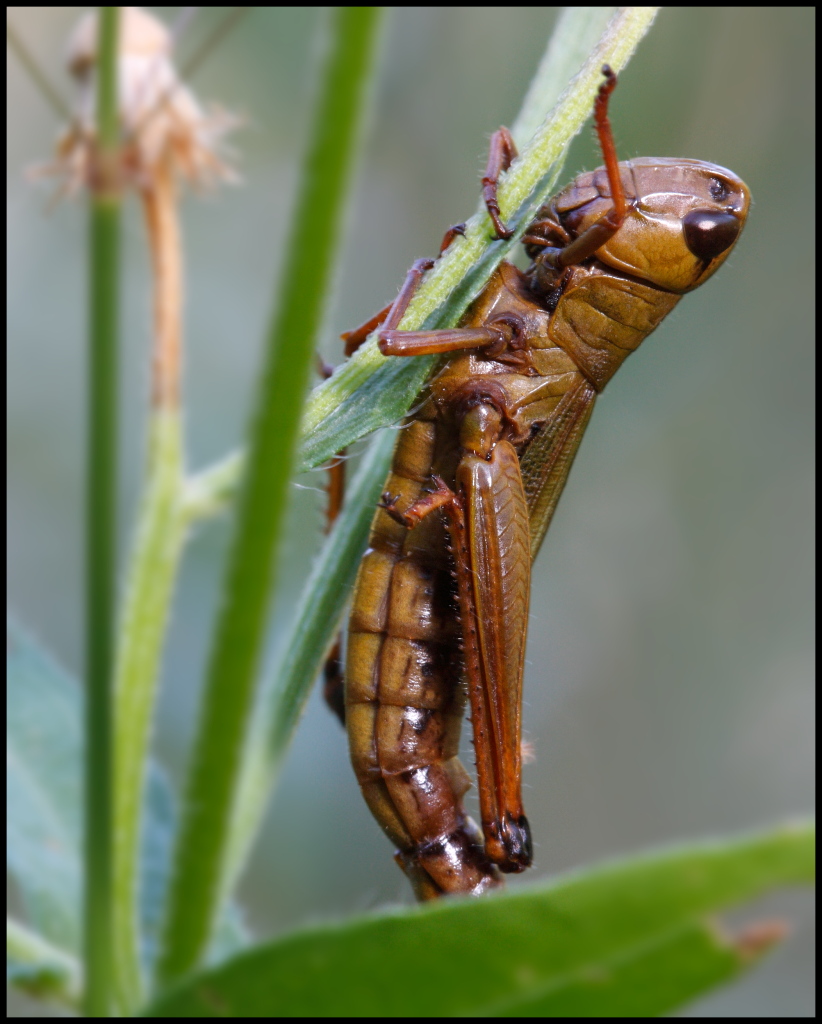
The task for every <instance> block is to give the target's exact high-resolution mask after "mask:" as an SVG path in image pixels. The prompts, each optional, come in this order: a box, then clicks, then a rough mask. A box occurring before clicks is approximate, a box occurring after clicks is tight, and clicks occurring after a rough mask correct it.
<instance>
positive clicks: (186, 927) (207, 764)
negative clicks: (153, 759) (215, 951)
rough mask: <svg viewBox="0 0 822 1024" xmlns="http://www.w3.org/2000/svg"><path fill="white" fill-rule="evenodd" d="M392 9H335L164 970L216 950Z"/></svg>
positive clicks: (197, 758)
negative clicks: (266, 642) (270, 615)
mask: <svg viewBox="0 0 822 1024" xmlns="http://www.w3.org/2000/svg"><path fill="white" fill-rule="evenodd" d="M379 13H380V9H379V8H372V7H341V8H335V9H334V10H333V12H332V14H331V18H332V30H333V31H332V35H331V49H330V52H329V55H328V58H327V60H326V63H325V68H324V73H323V78H322V82H321V89H320V95H319V99H318V105H317V108H316V113H315V117H314V125H313V130H312V133H311V140H312V141H311V144H310V148H309V153H308V158H307V161H306V165H305V168H304V173H303V177H302V181H301V187H300V194H299V197H298V200H297V203H296V209H295V215H294V222H293V225H292V229H291V242H290V245H289V247H288V250H287V251H288V253H289V258H288V260H287V263H286V266H285V268H284V272H283V276H282V280H281V285H280V293H279V296H280V301H279V307H278V312H277V314H276V316H275V318H274V320H273V322H272V325H271V328H270V330H269V335H268V342H267V355H266V366H265V368H264V372H263V375H262V378H261V390H260V393H259V395H258V398H257V411H256V415H255V417H254V421H253V423H252V426H251V437H250V447H249V456H248V466H247V470H246V475H245V479H244V482H243V488H242V492H241V495H240V502H239V508H238V512H237V523H236V528H235V534H234V542H233V546H232V550H231V553H230V555H229V560H228V566H227V569H226V580H225V587H224V593H223V605H222V610H221V613H220V615H219V618H218V623H217V627H216V630H215V634H214V641H213V646H212V650H211V656H210V661H209V668H208V674H207V680H206V692H205V694H204V698H203V706H202V710H201V715H200V721H199V725H198V730H197V734H196V737H195V741H194V751H193V755H192V763H191V767H190V772H189V776H188V779H187V783H186V788H185V800H184V804H183V808H182V822H181V826H180V834H179V836H178V842H177V846H176V849H175V860H174V871H173V876H172V885H171V891H170V897H169V907H168V916H167V918H166V927H165V932H164V936H163V949H162V950H161V956H160V966H159V972H160V978H161V980H162V981H163V982H166V983H167V982H169V981H172V980H174V979H176V978H178V977H180V976H181V975H182V974H184V973H186V972H187V971H189V970H190V969H192V968H193V967H194V966H195V965H196V963H197V962H198V960H199V959H200V958H201V956H202V955H203V953H204V952H205V949H206V946H207V943H208V940H209V937H210V935H211V931H212V928H213V925H214V922H215V919H216V916H217V914H218V912H219V908H220V902H221V898H222V895H223V891H222V890H223V886H222V882H223V878H224V877H225V859H226V855H227V851H228V839H229V837H228V830H229V826H230V823H231V819H232V814H233V803H234V798H235V791H236V788H237V781H238V773H239V768H240V764H241V753H242V747H243V744H244V742H245V736H246V730H247V723H248V718H249V713H250V710H251V707H252V700H253V693H254V680H255V676H256V672H257V663H258V659H259V654H260V649H261V646H262V641H263V636H264V632H265V625H266V619H267V612H268V605H269V594H270V591H271V584H272V579H273V576H274V571H273V570H274V565H273V562H274V553H275V545H276V540H277V537H278V535H279V531H280V526H281V523H282V520H283V516H284V512H285V508H286V499H287V495H288V487H289V481H290V478H291V474H292V469H293V464H294V445H295V442H296V438H297V431H298V428H299V419H300V410H301V406H302V403H303V397H304V394H305V389H306V386H307V384H308V379H309V374H310V371H311V363H312V359H313V351H314V342H315V338H316V335H317V332H318V329H319V327H320V325H321V323H322V318H323V313H324V310H325V305H326V301H327V296H328V291H329V288H330V284H331V273H332V266H333V261H334V257H335V255H336V249H337V242H338V240H339V236H340V233H341V223H342V214H343V209H344V201H345V197H346V194H347V188H348V184H349V180H350V177H351V169H352V165H353V161H354V156H355V153H356V149H357V143H358V139H359V131H360V126H361V122H362V115H363V111H364V106H365V104H364V102H363V101H364V95H365V90H366V85H367V82H368V79H369V76H370V71H371V65H372V62H373V55H374V52H375V46H376V39H377V28H378V24H379V21H380V17H379Z"/></svg>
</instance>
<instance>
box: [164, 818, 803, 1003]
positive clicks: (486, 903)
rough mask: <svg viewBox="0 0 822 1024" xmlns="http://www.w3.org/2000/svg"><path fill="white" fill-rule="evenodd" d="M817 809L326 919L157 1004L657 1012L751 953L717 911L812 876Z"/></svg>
mask: <svg viewBox="0 0 822 1024" xmlns="http://www.w3.org/2000/svg"><path fill="white" fill-rule="evenodd" d="M813 838H814V832H813V827H812V825H810V824H808V823H804V824H796V825H791V826H786V827H783V828H779V829H776V830H773V831H770V832H767V833H763V834H758V835H753V836H746V837H743V838H739V839H733V840H724V841H721V842H713V843H705V844H700V845H693V846H687V847H678V848H675V849H668V850H663V851H657V852H654V853H651V854H646V855H643V856H641V857H637V858H634V859H631V860H627V861H622V862H619V863H612V864H606V865H603V866H599V867H595V868H593V869H588V870H586V871H584V872H578V873H575V874H573V875H569V876H566V877H563V878H560V879H558V880H555V881H553V882H552V883H549V884H547V885H541V886H535V887H533V888H529V889H520V890H519V891H518V892H516V893H510V894H503V895H499V896H491V897H485V898H483V899H481V900H472V899H470V898H466V899H461V900H459V899H453V900H444V901H442V902H440V903H437V904H435V905H433V906H432V905H430V904H429V905H427V906H423V907H419V908H411V909H408V910H393V911H389V912H383V913H378V914H371V915H368V916H365V917H359V918H355V919H352V920H349V921H347V922H345V923H342V924H332V925H326V926H324V927H313V928H308V929H305V930H302V931H300V932H296V933H294V934H292V935H290V936H287V937H285V938H283V939H279V940H277V941H275V942H271V943H269V944H267V945H264V946H260V947H259V948H257V949H255V950H252V951H249V952H248V953H245V954H243V955H241V956H239V957H237V958H236V959H235V960H234V961H232V962H230V963H227V964H225V965H223V966H222V967H221V968H218V969H216V970H212V971H207V972H204V973H202V974H200V975H198V976H195V977H192V978H191V979H189V980H188V981H187V982H186V983H185V984H183V985H182V986H180V987H179V988H177V989H176V990H175V991H173V992H171V993H169V994H168V995H167V996H166V997H165V998H161V999H160V1000H159V1001H158V1002H157V1003H156V1004H155V1005H154V1006H153V1007H152V1008H151V1009H150V1010H149V1011H148V1012H147V1014H146V1015H147V1016H154V1017H162V1016H170V1017H261V1016H262V1017H265V1016H269V1017H270V1016H277V1017H290V1016H294V1017H314V1016H317V1017H371V1016H388V1017H411V1016H421V1017H429V1016H482V1017H487V1016H558V1017H565V1016H580V1017H587V1016H608V1017H620V1016H657V1015H659V1014H662V1013H666V1012H668V1011H670V1010H671V1009H673V1008H675V1007H676V1006H681V1005H682V1004H683V1003H685V1002H686V1001H688V1000H690V999H693V998H695V997H696V996H698V995H700V994H701V993H703V992H705V991H707V990H708V989H709V988H710V987H712V986H714V985H716V984H717V983H718V982H720V981H722V980H725V979H727V978H730V977H732V976H733V975H734V974H736V973H738V972H739V971H741V970H742V969H744V968H745V967H746V966H747V965H748V964H749V963H751V962H753V960H754V959H755V958H756V955H757V954H758V953H759V952H761V951H763V950H764V949H765V948H767V947H768V946H769V945H771V944H772V943H773V942H774V941H775V940H776V939H777V938H778V937H780V935H781V933H782V930H781V928H779V927H774V926H771V927H770V928H768V927H763V928H761V929H760V931H759V932H756V931H754V930H751V931H750V932H748V933H746V934H745V935H743V936H742V937H741V938H740V939H739V940H733V939H730V938H728V937H723V936H722V934H721V933H720V932H719V930H718V929H717V927H716V926H715V925H712V924H711V923H710V922H709V921H708V920H706V918H707V915H711V914H714V913H716V912H718V911H720V910H723V909H725V908H726V907H729V906H733V905H735V904H738V903H741V902H743V901H746V900H751V899H753V898H755V897H757V896H759V895H761V894H762V893H764V892H766V891H768V890H769V889H772V888H774V887H776V886H781V885H792V884H800V883H807V882H809V881H810V880H811V879H812V877H813V870H814V856H813Z"/></svg>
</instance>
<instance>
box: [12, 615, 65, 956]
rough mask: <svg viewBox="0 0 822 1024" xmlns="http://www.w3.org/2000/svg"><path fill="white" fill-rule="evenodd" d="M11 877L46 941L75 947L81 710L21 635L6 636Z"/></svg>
mask: <svg viewBox="0 0 822 1024" xmlns="http://www.w3.org/2000/svg"><path fill="white" fill-rule="evenodd" d="M6 650H7V663H6V672H7V691H6V762H7V771H8V774H7V777H6V797H7V801H8V812H7V813H8V818H7V829H8V832H7V841H8V866H9V871H10V873H11V875H12V877H13V878H14V880H15V882H16V883H17V886H18V889H19V891H20V897H21V899H22V901H23V907H24V909H25V912H26V917H27V919H28V921H29V922H30V924H31V925H32V926H33V927H34V928H35V929H36V930H37V931H38V932H39V933H40V934H41V935H43V936H44V937H45V938H47V939H49V940H51V941H52V942H53V943H55V944H56V945H57V946H60V947H61V948H63V949H66V950H71V951H73V952H76V951H77V950H78V949H79V943H80V921H79V915H80V862H79V856H78V853H79V849H80V836H81V830H82V821H81V816H80V804H81V799H80V788H81V775H80V764H81V745H82V739H81V711H80V693H79V690H78V689H77V686H76V685H75V684H74V682H73V680H72V679H70V678H69V676H68V675H66V673H65V672H64V671H63V670H62V669H61V668H60V667H59V666H58V665H57V664H56V663H55V662H54V661H52V660H51V658H50V657H49V656H48V655H47V654H46V653H45V652H44V651H43V650H42V649H41V648H40V647H38V646H37V645H36V644H35V643H34V641H32V640H31V639H30V638H29V637H27V636H26V635H25V633H23V631H22V630H21V629H20V628H19V627H17V626H15V625H14V624H10V625H9V627H8V630H7V636H6Z"/></svg>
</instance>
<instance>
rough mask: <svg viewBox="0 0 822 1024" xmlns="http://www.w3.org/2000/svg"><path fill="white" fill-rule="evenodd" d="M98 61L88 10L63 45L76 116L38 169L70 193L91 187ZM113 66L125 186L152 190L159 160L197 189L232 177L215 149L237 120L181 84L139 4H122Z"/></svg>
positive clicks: (164, 39)
mask: <svg viewBox="0 0 822 1024" xmlns="http://www.w3.org/2000/svg"><path fill="white" fill-rule="evenodd" d="M96 60H97V14H96V12H90V13H88V14H86V15H84V17H83V18H82V19H81V20H80V22H79V24H78V25H77V27H76V28H75V30H74V32H73V33H72V36H71V38H70V40H69V44H68V55H67V64H68V69H69V71H70V72H71V74H72V75H73V76H74V77H75V78H76V79H77V81H78V83H79V85H80V95H79V99H78V103H77V106H76V116H75V120H74V122H73V124H72V125H71V126H70V127H69V128H68V129H67V130H66V131H65V132H64V133H63V134H62V135H61V137H60V138H59V140H58V143H57V154H56V160H55V161H54V162H53V163H52V164H50V165H49V166H48V167H45V168H42V169H41V173H47V174H51V175H55V176H59V177H61V178H62V179H63V180H64V183H65V184H64V191H66V192H68V193H74V192H76V191H77V190H78V189H79V188H80V187H81V186H83V185H88V186H93V181H92V169H93V166H94V142H95V138H94V136H95V131H94V115H95V99H96V80H97V76H96ZM118 71H119V79H118V90H119V112H120V122H121V126H122V136H123V141H122V149H121V154H120V180H121V183H122V184H123V185H132V186H135V187H137V188H140V189H145V188H147V187H150V186H151V184H152V181H153V179H154V177H155V175H156V174H157V172H158V170H159V168H160V165H165V169H166V170H170V171H171V172H172V173H173V175H174V176H175V177H176V176H179V177H180V178H182V179H184V180H185V181H187V182H189V183H190V184H192V185H194V186H198V187H203V186H209V185H214V184H216V183H217V182H219V181H226V180H228V181H232V180H236V175H235V174H234V172H233V171H232V169H231V168H230V167H229V166H228V165H227V164H226V163H225V162H224V160H223V158H222V155H223V154H222V152H221V147H222V144H223V139H224V136H225V134H226V133H227V132H228V131H229V130H230V129H232V128H233V127H235V126H236V124H237V123H238V119H237V118H236V117H235V116H234V115H232V114H230V113H228V112H226V111H225V110H222V109H220V108H217V107H215V108H212V109H210V110H208V111H204V110H203V108H202V107H201V106H200V104H199V102H198V101H197V99H196V97H195V96H194V94H193V93H192V91H191V90H190V89H189V88H188V87H187V86H185V85H184V84H183V83H182V82H181V81H180V78H179V75H178V73H177V69H176V68H175V66H174V63H173V61H172V42H171V37H170V35H169V32H168V30H167V29H166V27H165V26H164V25H163V24H162V22H160V21H158V20H157V19H156V18H154V17H153V16H152V15H150V14H148V13H146V12H145V11H144V10H142V9H141V8H139V7H123V8H121V17H120V40H119V62H118Z"/></svg>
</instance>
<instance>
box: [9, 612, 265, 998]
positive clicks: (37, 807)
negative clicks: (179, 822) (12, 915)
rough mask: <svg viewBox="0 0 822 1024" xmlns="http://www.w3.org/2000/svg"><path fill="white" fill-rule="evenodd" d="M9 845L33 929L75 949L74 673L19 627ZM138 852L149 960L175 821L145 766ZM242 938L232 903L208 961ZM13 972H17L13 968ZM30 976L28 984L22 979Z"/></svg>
mask: <svg viewBox="0 0 822 1024" xmlns="http://www.w3.org/2000/svg"><path fill="white" fill-rule="evenodd" d="M6 649H7V663H6V675H7V698H6V722H7V724H6V729H7V734H6V759H7V782H6V785H7V791H6V792H7V802H8V815H7V830H8V832H7V844H8V866H9V872H10V874H11V876H12V878H13V879H14V881H15V882H16V884H17V887H18V889H19V893H20V897H21V899H22V902H23V907H24V910H25V914H26V920H27V922H28V924H29V926H30V927H31V929H33V932H32V934H34V935H35V936H37V937H40V938H41V939H46V940H48V941H49V942H50V943H52V944H53V945H54V946H55V947H57V948H58V949H59V950H65V951H69V952H77V951H79V945H80V931H81V928H80V920H79V914H80V855H79V851H80V843H81V836H82V811H81V806H82V800H81V763H82V747H83V741H82V725H81V722H82V702H81V693H80V689H79V687H78V686H77V683H76V682H75V680H74V679H72V677H71V676H70V675H69V674H68V673H67V672H66V671H65V670H64V669H63V668H62V667H61V666H60V665H58V664H57V662H56V661H54V659H53V658H52V657H51V656H50V655H49V654H48V653H47V652H46V651H45V650H44V649H43V648H42V647H41V646H40V645H39V644H38V643H36V642H35V641H34V640H33V639H32V638H31V637H30V636H28V635H27V634H26V633H25V631H24V630H23V629H21V628H20V627H19V626H18V625H16V624H14V623H13V622H10V623H9V625H8V628H7V634H6ZM145 800H146V811H145V816H144V829H143V835H142V840H141V852H140V916H141V925H142V934H143V941H144V948H143V956H144V958H145V961H146V963H147V964H149V965H150V964H152V963H153V961H154V958H155V956H156V947H157V935H158V934H159V928H160V923H161V917H162V910H163V906H164V902H165V898H166V892H167V889H168V878H169V873H170V853H171V843H172V837H173V834H174V828H175V824H176V808H175V804H174V798H173V794H172V792H171V788H170V786H169V784H168V780H167V778H166V776H165V773H164V771H163V770H162V768H161V767H160V766H159V765H158V764H157V763H156V762H153V761H149V765H148V782H147V785H146V792H145ZM244 941H245V931H244V929H243V928H242V926H241V924H240V914H239V911H238V909H237V908H236V907H229V908H228V909H227V911H226V913H225V915H224V917H223V919H222V920H221V924H220V926H219V928H218V929H217V932H216V933H215V939H214V945H213V947H212V950H211V957H212V959H216V958H218V957H225V956H226V955H228V954H229V953H230V952H234V951H236V950H237V949H238V948H239V947H240V946H241V945H242V943H243V942H244ZM18 968H19V969H18ZM51 968H52V964H51V960H48V959H47V960H44V961H43V963H39V961H37V962H34V963H25V964H17V966H16V967H15V970H14V972H13V978H14V980H15V981H18V980H19V982H20V984H23V985H24V987H27V988H29V989H30V988H31V979H32V978H33V977H37V976H39V973H38V972H41V970H42V973H43V977H44V978H47V976H48V974H49V971H50V970H51ZM26 978H28V979H29V982H28V983H26V982H25V979H26Z"/></svg>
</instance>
